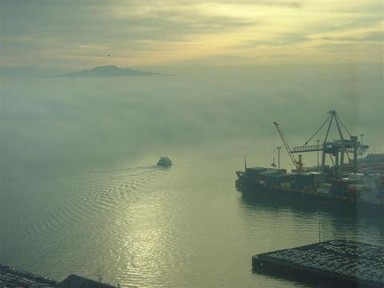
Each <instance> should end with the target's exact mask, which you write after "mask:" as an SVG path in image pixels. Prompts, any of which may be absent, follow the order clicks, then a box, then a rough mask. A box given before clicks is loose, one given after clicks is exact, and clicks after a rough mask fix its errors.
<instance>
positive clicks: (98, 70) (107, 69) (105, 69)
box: [57, 65, 166, 77]
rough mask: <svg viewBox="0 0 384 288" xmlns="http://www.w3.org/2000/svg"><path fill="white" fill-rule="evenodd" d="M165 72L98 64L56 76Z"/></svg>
mask: <svg viewBox="0 0 384 288" xmlns="http://www.w3.org/2000/svg"><path fill="white" fill-rule="evenodd" d="M151 75H163V76H166V74H161V73H155V72H148V71H138V70H134V69H130V68H119V67H117V66H114V65H109V66H98V67H95V68H92V69H86V70H82V71H79V72H73V73H69V74H63V75H58V76H57V77H132V76H151Z"/></svg>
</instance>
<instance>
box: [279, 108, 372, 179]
mask: <svg viewBox="0 0 384 288" xmlns="http://www.w3.org/2000/svg"><path fill="white" fill-rule="evenodd" d="M328 113H329V116H328V118H327V119H326V120H325V121H324V123H323V124H322V125H321V126H320V127H319V128H318V129H317V130H316V132H315V133H314V134H313V135H312V136H311V137H310V138H309V139H308V140H307V141H306V142H305V143H304V145H303V146H296V147H294V148H293V149H291V147H290V146H289V144H288V142H287V140H286V139H285V137H284V135H283V133H282V131H281V129H280V128H279V125H278V124H277V123H276V122H273V124H274V125H275V126H276V128H277V131H278V133H279V135H280V138H281V140H282V141H283V144H284V146H285V149H286V150H287V152H288V155H289V157H290V158H291V161H292V163H293V164H294V165H295V167H296V168H297V170H298V171H299V172H300V171H302V169H303V164H302V161H301V154H300V155H299V160H298V161H297V160H296V158H295V156H294V154H295V153H305V152H314V151H321V152H322V158H321V170H322V171H323V172H324V170H325V160H326V156H327V155H328V156H330V158H331V161H332V163H333V166H334V167H335V172H336V173H338V172H339V167H340V166H342V165H343V164H344V163H345V156H347V157H348V158H349V161H350V162H351V156H350V154H353V158H352V159H353V164H354V165H353V171H354V172H355V173H356V170H357V152H358V150H360V151H363V150H366V149H368V145H363V144H361V143H359V142H358V141H357V136H352V135H351V133H350V132H349V131H348V129H347V128H346V127H345V125H344V124H343V122H342V121H341V120H340V118H339V117H338V115H337V112H336V111H335V110H331V111H329V112H328ZM327 123H328V126H327V131H326V134H325V138H324V140H323V142H322V144H320V143H318V144H317V145H308V143H309V141H311V140H312V139H313V138H314V137H315V136H316V135H317V134H318V133H319V132H320V131H321V130H322V128H323V127H325V125H326V124H327ZM333 123H335V125H336V128H337V132H338V136H339V139H338V140H334V141H328V136H329V132H330V130H331V127H332V124H333ZM342 128H344V130H345V132H347V134H348V135H349V137H350V139H346V138H345V137H344V134H343V132H342Z"/></svg>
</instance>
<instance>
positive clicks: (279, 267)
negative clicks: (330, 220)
mask: <svg viewBox="0 0 384 288" xmlns="http://www.w3.org/2000/svg"><path fill="white" fill-rule="evenodd" d="M252 268H253V270H254V271H255V272H259V273H263V274H273V275H277V276H280V277H283V278H289V279H293V280H303V281H307V280H309V281H310V282H312V283H313V282H316V283H321V284H327V285H329V286H331V285H332V286H334V287H359V288H361V287H364V288H371V287H372V288H377V287H384V247H380V246H375V245H370V244H365V243H360V242H355V241H347V240H330V241H325V242H320V243H316V244H311V245H306V246H301V247H297V248H292V249H284V250H279V251H273V252H268V253H262V254H258V255H254V256H253V257H252ZM324 287H328V286H324Z"/></svg>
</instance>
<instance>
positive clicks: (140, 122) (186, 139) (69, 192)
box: [0, 65, 384, 287]
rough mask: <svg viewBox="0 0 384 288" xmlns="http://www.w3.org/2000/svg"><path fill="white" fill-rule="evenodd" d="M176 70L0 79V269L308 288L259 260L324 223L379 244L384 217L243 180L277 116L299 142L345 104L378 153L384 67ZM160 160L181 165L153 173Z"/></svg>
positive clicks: (125, 280) (344, 114) (309, 236)
mask: <svg viewBox="0 0 384 288" xmlns="http://www.w3.org/2000/svg"><path fill="white" fill-rule="evenodd" d="M171 70H172V69H170V70H168V71H164V72H165V73H169V74H172V75H173V76H151V77H125V78H108V79H107V78H92V79H88V78H76V79H72V78H12V77H11V78H5V77H4V78H1V86H2V88H1V113H0V121H1V146H0V149H1V150H0V157H1V193H0V203H1V204H0V205H1V209H0V231H1V232H0V233H1V237H0V262H1V263H3V264H7V265H12V266H16V267H19V268H21V269H24V270H27V271H31V272H34V273H38V274H41V275H46V276H49V277H51V278H54V279H57V280H61V279H63V278H64V277H66V276H67V275H68V274H70V273H76V274H79V275H83V276H86V277H89V278H93V279H98V278H99V279H101V278H102V279H103V281H106V282H109V283H111V284H115V285H116V284H117V283H119V284H120V285H121V286H122V287H307V286H305V285H304V284H299V283H295V282H290V281H286V280H282V279H277V278H273V277H267V276H263V275H259V274H253V273H252V272H251V256H252V255H253V254H257V253H262V252H267V251H271V250H277V249H284V248H289V247H295V246H300V245H305V244H310V243H314V242H317V241H318V240H319V239H318V238H319V221H320V223H321V225H320V231H321V233H320V234H321V236H320V237H321V239H322V240H328V239H334V238H347V239H352V240H357V241H363V242H368V243H373V244H379V245H384V240H383V239H384V237H383V236H384V227H383V221H382V220H383V218H382V217H383V215H379V214H373V215H365V216H363V215H361V213H360V210H359V208H357V209H349V208H345V209H340V208H336V207H322V206H319V205H300V204H298V205H291V204H292V203H289V204H288V203H284V202H281V201H273V200H268V199H248V198H244V197H243V196H242V195H241V194H240V193H238V192H237V191H236V190H235V185H234V181H235V179H236V175H235V171H236V170H240V169H243V167H244V155H245V154H246V155H247V161H248V165H249V166H269V165H270V164H271V162H272V160H273V156H274V147H275V146H277V145H281V142H280V139H279V138H278V137H277V135H276V131H275V128H274V127H273V125H272V122H273V121H277V122H279V123H280V125H281V127H282V129H283V130H284V132H285V135H286V136H287V138H288V139H289V140H290V141H291V142H292V143H294V144H296V145H301V144H303V143H304V142H305V141H306V140H307V139H308V138H309V137H310V136H311V135H312V133H313V132H314V131H315V130H316V129H317V128H318V127H319V126H320V125H321V124H322V122H323V121H324V120H325V119H326V117H327V112H328V111H329V110H330V109H335V110H337V111H338V113H339V116H340V117H341V119H342V120H343V123H344V124H345V125H346V126H347V127H348V128H349V130H350V131H351V132H352V134H355V135H359V134H360V133H364V134H365V136H364V137H365V138H364V139H365V142H366V143H367V144H370V145H371V148H372V149H373V151H374V152H382V151H383V149H382V148H383V146H382V145H383V142H382V139H383V134H382V133H383V132H382V131H383V129H382V128H383V122H382V119H383V118H382V117H383V116H382V113H381V112H382V107H383V106H382V104H383V99H382V91H383V86H382V85H383V84H382V82H381V81H380V80H381V78H382V70H381V67H379V66H377V65H365V66H364V65H360V66H359V65H357V66H356V65H340V66H321V67H314V66H304V67H301V68H298V67H289V69H283V68H281V67H248V68H246V69H244V68H239V67H237V68H231V69H229V68H226V69H221V70H220V71H218V70H214V71H213V70H212V69H207V68H205V69H203V68H200V69H197V68H195V69H185V68H184V69H180V68H178V69H176V68H174V69H173V70H172V71H171ZM292 71H294V72H292ZM156 72H163V71H156ZM170 72H172V73H170ZM213 72H215V73H213ZM357 86H358V87H359V89H356V87H357ZM162 155H164V156H169V157H170V158H171V159H172V160H173V162H174V166H172V167H171V168H169V169H162V168H159V167H156V166H155V163H156V162H157V160H158V158H159V157H160V156H162ZM306 157H307V156H304V161H306V160H307V161H308V162H307V163H305V164H306V165H311V164H315V162H313V161H315V159H316V155H312V156H308V157H307V158H306ZM288 160H289V158H288V156H287V155H286V153H285V151H284V152H283V151H282V166H284V167H288V168H289V167H290V164H289V162H288ZM311 161H312V163H311Z"/></svg>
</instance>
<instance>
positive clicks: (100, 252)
mask: <svg viewBox="0 0 384 288" xmlns="http://www.w3.org/2000/svg"><path fill="white" fill-rule="evenodd" d="M182 154H183V153H180V154H179V155H182ZM202 159H204V165H201V163H202ZM236 161H237V160H236ZM175 162H176V161H175ZM235 165H236V164H235V162H234V160H233V159H227V158H225V157H224V158H217V157H214V156H208V157H207V156H206V155H204V156H199V157H184V158H182V157H179V161H177V163H176V164H175V165H174V166H173V167H172V168H171V169H162V168H159V167H156V166H155V165H147V166H136V167H130V166H129V165H126V166H124V165H122V166H121V167H104V168H103V169H101V168H100V169H93V170H90V171H87V172H83V173H79V174H69V175H56V176H54V177H53V176H51V177H46V178H43V177H42V178H39V179H34V180H33V181H32V180H31V181H30V182H29V183H25V185H20V184H16V183H15V184H14V185H16V186H17V185H20V186H18V189H16V186H15V187H13V191H15V192H14V193H13V194H12V195H8V196H7V197H4V196H3V199H2V200H3V202H2V203H3V207H4V208H5V209H2V210H1V215H2V217H1V219H2V220H1V222H0V223H1V231H2V235H1V236H2V237H1V239H0V242H1V245H0V259H1V261H2V262H4V264H8V265H13V266H18V267H21V268H22V269H25V270H29V271H32V272H35V273H40V274H43V275H47V276H50V277H52V278H55V279H59V280H60V279H62V278H64V277H65V276H67V275H68V274H69V273H72V272H76V273H78V274H81V275H84V276H88V277H90V278H98V277H99V274H100V275H101V276H102V278H103V279H104V281H107V282H110V283H114V284H116V283H120V284H121V286H123V287H125V286H126V287H129V285H132V286H137V287H158V286H165V287H255V285H256V286H257V287H308V286H306V285H305V284H300V283H297V282H292V281H288V280H283V279H279V278H274V277H269V276H264V275H259V274H253V273H252V271H251V256H252V255H254V254H258V253H262V252H267V251H271V250H277V249H284V248H289V247H295V246H300V245H305V244H309V243H314V242H317V241H318V234H319V233H318V232H319V220H320V223H321V225H320V229H321V238H322V240H328V239H333V238H344V237H345V238H348V239H354V240H359V241H364V242H369V243H375V244H383V238H384V237H383V231H384V227H383V222H382V214H374V213H373V214H372V213H371V214H369V213H364V214H363V213H362V212H361V211H360V210H359V209H353V208H351V207H340V206H332V205H330V206H326V205H317V204H313V203H300V202H298V201H289V200H287V199H279V198H275V199H273V198H269V197H247V196H244V195H242V194H241V193H238V192H237V191H236V190H235V187H234V179H235V178H234V177H235V176H234V172H233V170H234V169H232V167H234V166H235ZM9 223H12V225H9Z"/></svg>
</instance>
